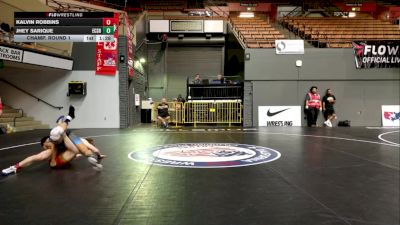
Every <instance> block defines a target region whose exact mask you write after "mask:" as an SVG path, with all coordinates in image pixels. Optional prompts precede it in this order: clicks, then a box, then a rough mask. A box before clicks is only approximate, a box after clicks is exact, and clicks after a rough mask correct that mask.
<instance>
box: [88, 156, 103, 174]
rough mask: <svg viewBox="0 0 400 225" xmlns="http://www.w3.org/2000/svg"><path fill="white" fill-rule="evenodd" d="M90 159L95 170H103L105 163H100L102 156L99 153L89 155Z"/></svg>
mask: <svg viewBox="0 0 400 225" xmlns="http://www.w3.org/2000/svg"><path fill="white" fill-rule="evenodd" d="M88 161H89V163H90V164H92V166H93V169H94V170H97V171H101V170H102V169H103V165H101V164H100V161H101V157H100V156H99V155H97V154H93V155H91V156H89V157H88Z"/></svg>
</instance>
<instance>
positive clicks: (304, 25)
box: [284, 17, 400, 48]
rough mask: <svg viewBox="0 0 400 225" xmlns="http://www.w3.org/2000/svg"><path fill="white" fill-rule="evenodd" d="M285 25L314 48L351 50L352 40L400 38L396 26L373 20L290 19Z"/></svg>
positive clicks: (334, 18) (287, 19) (368, 18)
mask: <svg viewBox="0 0 400 225" xmlns="http://www.w3.org/2000/svg"><path fill="white" fill-rule="evenodd" d="M284 24H285V25H286V26H287V27H288V29H289V30H291V31H292V32H294V33H296V34H298V35H299V36H301V37H303V38H304V39H305V40H308V41H310V42H311V44H313V45H314V46H315V47H328V48H350V47H351V42H352V41H353V40H399V39H400V29H399V27H398V26H397V25H393V24H391V23H390V22H389V21H381V20H377V19H374V18H372V17H361V18H340V17H323V18H321V17H317V18H315V17H312V18H309V17H290V18H285V19H284Z"/></svg>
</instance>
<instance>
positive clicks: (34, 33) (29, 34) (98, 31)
mask: <svg viewBox="0 0 400 225" xmlns="http://www.w3.org/2000/svg"><path fill="white" fill-rule="evenodd" d="M14 19H15V21H14V24H15V36H14V41H15V42H113V41H114V37H115V33H116V32H117V26H118V24H119V21H118V17H116V16H115V15H114V13H113V12H15V13H14Z"/></svg>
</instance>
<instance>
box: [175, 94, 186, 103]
mask: <svg viewBox="0 0 400 225" xmlns="http://www.w3.org/2000/svg"><path fill="white" fill-rule="evenodd" d="M176 100H177V101H178V102H182V103H185V99H184V98H183V97H182V95H181V94H179V95H178V98H176Z"/></svg>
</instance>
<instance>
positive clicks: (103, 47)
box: [96, 13, 119, 76]
mask: <svg viewBox="0 0 400 225" xmlns="http://www.w3.org/2000/svg"><path fill="white" fill-rule="evenodd" d="M118 25H119V15H118V13H114V18H104V19H103V29H109V28H108V27H112V29H114V33H113V34H114V41H112V42H97V43H96V74H98V75H108V76H115V73H116V71H117V58H118V50H117V49H118Z"/></svg>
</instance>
